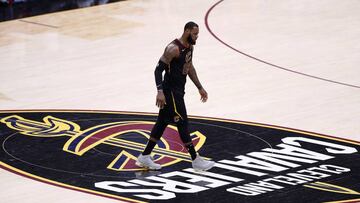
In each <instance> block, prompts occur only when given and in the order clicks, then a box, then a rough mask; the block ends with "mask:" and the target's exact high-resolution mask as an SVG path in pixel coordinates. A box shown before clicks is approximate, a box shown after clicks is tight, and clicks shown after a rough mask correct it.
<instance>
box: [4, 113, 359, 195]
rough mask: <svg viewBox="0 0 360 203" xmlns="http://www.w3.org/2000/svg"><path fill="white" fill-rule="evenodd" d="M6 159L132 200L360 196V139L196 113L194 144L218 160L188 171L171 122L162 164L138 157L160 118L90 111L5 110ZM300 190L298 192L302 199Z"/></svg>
mask: <svg viewBox="0 0 360 203" xmlns="http://www.w3.org/2000/svg"><path fill="white" fill-rule="evenodd" d="M0 119H1V123H0V133H1V134H0V141H1V143H2V149H1V159H0V166H1V167H2V168H4V169H6V170H9V171H12V172H15V173H17V174H21V175H23V176H27V177H30V178H33V179H36V180H39V181H43V182H47V183H50V184H55V185H58V186H61V187H65V188H70V189H75V190H79V191H83V192H88V193H92V194H96V195H101V196H105V197H110V198H114V199H119V200H123V201H127V202H147V201H166V202H168V201H176V202H178V201H181V202H188V201H192V199H193V198H194V194H196V197H197V200H198V201H200V202H221V201H232V202H234V201H235V202H268V198H269V197H271V198H272V199H273V200H274V201H277V202H289V201H290V202H329V201H340V202H347V201H349V202H350V201H352V202H353V201H357V200H360V193H359V191H360V186H359V184H358V180H359V177H358V174H359V173H360V164H359V163H360V157H359V150H360V149H359V143H358V142H355V141H349V140H342V139H338V138H333V137H329V136H325V135H319V134H315V133H310V132H303V131H299V130H293V129H286V128H281V127H275V126H269V125H264V124H255V123H248V122H240V121H229V120H224V119H212V118H200V117H192V118H190V124H191V125H190V132H191V136H192V139H193V141H194V145H195V148H196V149H197V150H198V151H200V153H201V154H204V155H206V156H209V157H211V158H213V160H214V161H216V164H215V167H214V168H213V169H211V170H210V171H208V172H205V173H204V172H202V173H201V174H199V172H198V171H194V170H192V169H191V163H190V162H191V161H190V159H189V155H188V153H187V152H186V149H185V148H184V147H183V145H182V142H181V140H180V138H179V136H178V132H177V129H176V127H175V126H172V125H169V126H168V127H167V129H166V130H165V132H164V135H163V137H162V138H161V140H160V141H159V143H158V145H157V147H156V148H155V150H154V158H155V161H156V162H157V163H160V164H162V165H163V169H162V170H161V171H156V172H153V171H144V170H143V169H142V168H139V167H137V166H136V165H135V161H136V157H137V156H138V155H139V153H140V152H141V151H142V150H143V148H144V146H145V145H146V142H147V139H148V137H149V134H150V131H151V129H152V126H153V125H154V122H155V120H156V116H154V115H153V114H145V113H130V112H127V113H122V112H94V111H37V112H35V111H13V112H0ZM299 197H301V198H299Z"/></svg>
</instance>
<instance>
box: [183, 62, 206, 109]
mask: <svg viewBox="0 0 360 203" xmlns="http://www.w3.org/2000/svg"><path fill="white" fill-rule="evenodd" d="M188 75H189V77H190V79H191V81H193V83H194V84H195V86H196V87H197V88H198V90H199V94H200V96H201V98H200V100H201V101H202V102H206V101H207V99H208V93H207V92H206V91H205V89H204V87H203V86H202V85H201V83H200V80H199V78H198V76H197V74H196V70H195V68H194V65H193V63H192V61H191V62H190V68H189V72H188Z"/></svg>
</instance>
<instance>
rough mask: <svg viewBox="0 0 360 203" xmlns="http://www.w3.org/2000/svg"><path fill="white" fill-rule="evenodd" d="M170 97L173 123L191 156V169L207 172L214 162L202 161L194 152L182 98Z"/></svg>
mask: <svg viewBox="0 0 360 203" xmlns="http://www.w3.org/2000/svg"><path fill="white" fill-rule="evenodd" d="M172 97H173V100H174V109H175V115H174V121H175V123H176V125H177V128H178V131H179V135H180V139H181V141H182V142H183V143H184V145H185V147H186V149H187V150H188V152H189V154H190V156H191V159H192V160H193V162H192V166H193V168H194V169H196V170H209V169H210V168H212V167H213V166H214V164H215V162H213V161H207V160H204V159H203V158H202V157H201V156H200V155H199V154H198V153H197V152H196V150H195V147H194V144H193V143H192V139H191V137H190V133H189V126H188V125H189V123H188V117H187V112H186V107H185V102H184V98H183V97H182V96H177V95H175V94H173V95H172Z"/></svg>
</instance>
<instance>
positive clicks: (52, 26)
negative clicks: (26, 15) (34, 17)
mask: <svg viewBox="0 0 360 203" xmlns="http://www.w3.org/2000/svg"><path fill="white" fill-rule="evenodd" d="M19 21H20V22H24V23H30V24H34V25H41V26H45V27H51V28H56V29H57V28H60V27H59V26H54V25H47V24H43V23H37V22H31V21H27V20H19Z"/></svg>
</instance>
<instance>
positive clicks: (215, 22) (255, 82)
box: [0, 0, 360, 203]
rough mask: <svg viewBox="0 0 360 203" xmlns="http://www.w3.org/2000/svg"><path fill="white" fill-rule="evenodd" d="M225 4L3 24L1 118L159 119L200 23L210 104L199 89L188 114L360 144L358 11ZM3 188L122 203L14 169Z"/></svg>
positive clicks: (330, 2) (356, 6) (160, 4)
mask: <svg viewBox="0 0 360 203" xmlns="http://www.w3.org/2000/svg"><path fill="white" fill-rule="evenodd" d="M215 3H217V1H213V0H212V1H207V0H199V1H191V0H172V1H167V0H151V1H146V0H132V1H125V2H119V3H113V4H107V5H102V6H97V7H91V8H83V9H78V10H72V11H65V12H60V13H53V14H47V15H41V16H36V17H31V18H25V19H21V20H14V21H7V22H2V23H0V70H1V71H0V81H1V85H0V109H1V110H17V109H84V110H115V111H138V112H157V108H156V106H155V95H156V90H155V84H154V77H153V70H154V68H155V65H156V63H157V61H158V59H159V57H160V55H161V54H162V52H163V49H164V47H165V46H166V45H167V43H169V42H170V41H171V40H173V39H174V38H176V37H180V35H181V33H182V29H183V26H184V24H185V23H186V22H187V21H190V20H193V21H195V22H197V23H198V24H199V25H200V37H199V39H198V42H197V45H196V47H195V52H194V59H193V63H194V65H195V67H196V68H197V72H198V75H199V78H200V80H201V81H202V83H203V85H204V87H205V88H206V90H207V91H208V93H209V100H208V102H207V103H205V104H203V103H201V102H200V100H199V99H200V97H199V95H198V93H197V90H196V88H195V87H194V85H193V84H192V83H191V81H190V80H189V82H188V84H187V94H186V102H187V108H188V113H189V114H190V115H197V116H207V117H217V118H227V119H235V120H243V121H252V122H259V123H266V124H272V125H279V126H284V127H290V128H296V129H301V130H306V131H312V132H317V133H321V134H326V135H331V136H335V137H342V138H347V139H352V140H357V141H360V122H359V121H360V120H359V118H360V69H359V67H358V66H359V64H360V46H359V45H360V43H359V42H360V38H359V36H360V13H359V12H358V11H359V10H360V2H359V1H356V0H348V1H340V0H318V1H310V0H300V1H293V0H281V1H260V0H255V1H254V0H243V1H237V0H225V1H222V2H219V4H218V5H216V6H215V7H213V8H212V6H213V5H215ZM211 8H212V9H211ZM206 14H208V15H207V16H206ZM206 25H208V29H207V27H206ZM210 31H211V32H210ZM0 179H1V182H0V189H1V200H0V201H1V202H6V203H15V202H26V203H27V202H34V203H35V202H36V203H38V202H53V203H65V202H66V203H68V202H70V201H73V202H87V203H100V202H102V203H106V202H114V200H111V199H106V198H102V197H97V196H94V195H88V194H85V193H80V192H75V191H70V190H66V189H62V188H58V187H53V186H49V185H47V184H43V183H40V182H36V181H33V180H30V179H26V178H23V177H20V176H17V175H15V174H12V173H9V172H7V171H4V170H1V171H0ZM44 194H46V195H44Z"/></svg>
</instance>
